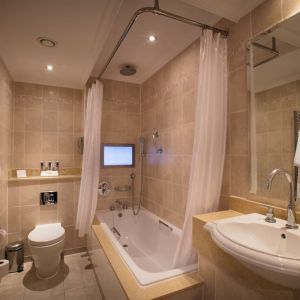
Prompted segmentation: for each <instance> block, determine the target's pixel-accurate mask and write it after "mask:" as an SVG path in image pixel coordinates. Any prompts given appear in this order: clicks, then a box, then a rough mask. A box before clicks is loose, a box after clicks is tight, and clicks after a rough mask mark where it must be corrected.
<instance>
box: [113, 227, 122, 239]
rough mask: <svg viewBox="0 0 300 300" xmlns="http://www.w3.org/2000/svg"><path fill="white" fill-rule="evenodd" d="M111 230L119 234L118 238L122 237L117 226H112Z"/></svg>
mask: <svg viewBox="0 0 300 300" xmlns="http://www.w3.org/2000/svg"><path fill="white" fill-rule="evenodd" d="M111 231H112V232H113V233H115V234H116V235H117V236H118V239H119V238H120V237H121V234H120V232H119V231H118V230H117V228H116V227H112V228H111Z"/></svg>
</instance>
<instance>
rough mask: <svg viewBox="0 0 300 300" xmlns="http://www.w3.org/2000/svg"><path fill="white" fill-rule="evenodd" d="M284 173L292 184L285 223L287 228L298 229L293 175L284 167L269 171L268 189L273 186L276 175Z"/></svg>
mask: <svg viewBox="0 0 300 300" xmlns="http://www.w3.org/2000/svg"><path fill="white" fill-rule="evenodd" d="M278 174H284V175H285V178H286V180H287V181H288V183H289V185H290V197H289V204H288V207H287V224H286V225H285V227H286V228H289V229H297V228H298V225H297V223H296V213H295V201H296V198H295V195H294V182H293V177H292V176H291V175H290V174H289V173H288V172H287V171H286V170H284V169H281V168H279V169H275V170H273V171H272V172H271V173H269V175H268V178H267V189H268V190H269V191H270V190H271V188H272V182H273V179H274V177H275V176H276V175H278Z"/></svg>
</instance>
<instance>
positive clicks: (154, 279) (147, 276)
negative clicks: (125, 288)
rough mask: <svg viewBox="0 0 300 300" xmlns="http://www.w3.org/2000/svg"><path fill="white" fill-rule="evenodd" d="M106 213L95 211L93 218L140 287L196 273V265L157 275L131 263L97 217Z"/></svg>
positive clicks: (152, 216)
mask: <svg viewBox="0 0 300 300" xmlns="http://www.w3.org/2000/svg"><path fill="white" fill-rule="evenodd" d="M128 210H130V211H132V209H131V208H129V209H128ZM141 210H142V211H143V212H144V213H146V214H148V215H149V216H150V217H151V218H153V219H158V220H162V221H163V222H165V223H166V224H168V225H169V226H171V227H173V228H174V229H175V230H176V231H182V230H181V229H179V228H178V227H176V226H174V225H173V224H171V223H169V222H168V221H166V220H164V219H162V218H160V217H158V216H157V215H155V214H153V213H152V212H150V211H149V210H147V209H145V208H141ZM107 212H110V211H109V210H107V209H106V210H97V211H96V215H95V217H96V218H97V220H98V222H99V224H100V226H101V227H102V229H103V231H104V232H105V234H106V235H107V236H108V238H109V240H110V241H111V242H112V245H113V246H114V248H115V249H116V251H117V252H118V253H119V255H120V257H121V259H122V261H123V262H124V263H125V264H126V265H127V267H128V269H129V271H130V272H131V274H132V275H133V276H134V278H135V279H136V281H137V282H138V283H139V285H140V286H142V287H146V286H148V285H151V284H155V283H158V282H160V281H162V280H168V279H172V278H174V277H177V276H180V275H184V274H187V273H193V272H195V271H197V269H198V263H196V264H190V265H188V266H184V267H182V268H174V269H171V270H168V271H162V272H158V273H154V272H149V271H145V270H143V269H142V268H140V267H139V266H138V265H137V264H136V263H135V262H134V261H133V259H132V258H131V257H130V255H129V254H128V253H127V252H126V251H125V249H124V248H123V247H122V246H121V244H120V243H119V242H118V240H117V239H116V237H115V236H114V234H113V233H112V231H111V230H110V228H109V227H108V225H107V224H106V223H105V222H103V221H102V220H101V218H100V217H99V214H100V213H107ZM177 233H178V232H177Z"/></svg>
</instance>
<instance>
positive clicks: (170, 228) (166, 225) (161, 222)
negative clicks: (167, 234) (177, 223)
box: [158, 220, 173, 231]
mask: <svg viewBox="0 0 300 300" xmlns="http://www.w3.org/2000/svg"><path fill="white" fill-rule="evenodd" d="M158 223H159V224H161V225H164V226H165V227H167V228H168V229H169V230H170V231H173V228H172V227H171V226H169V225H168V224H166V223H165V222H163V221H162V220H158Z"/></svg>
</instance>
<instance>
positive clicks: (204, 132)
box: [173, 30, 227, 267]
mask: <svg viewBox="0 0 300 300" xmlns="http://www.w3.org/2000/svg"><path fill="white" fill-rule="evenodd" d="M195 114H196V115H195V133H194V144H193V154H192V163H191V171H190V179H189V188H188V198H187V205H186V212H185V219H184V225H183V234H182V236H181V239H180V241H179V243H178V246H177V249H176V252H175V256H174V261H173V265H174V267H182V266H185V265H188V264H191V263H195V262H196V260H197V253H196V251H195V250H194V249H193V247H192V219H193V216H194V215H197V214H201V213H207V212H211V211H215V210H217V208H218V204H219V198H220V194H221V185H222V177H223V165H224V158H225V146H226V126H227V41H226V38H223V37H221V35H220V34H216V33H213V31H212V30H204V31H203V34H202V37H201V38H200V56H199V74H198V91H197V99H196V108H195Z"/></svg>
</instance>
